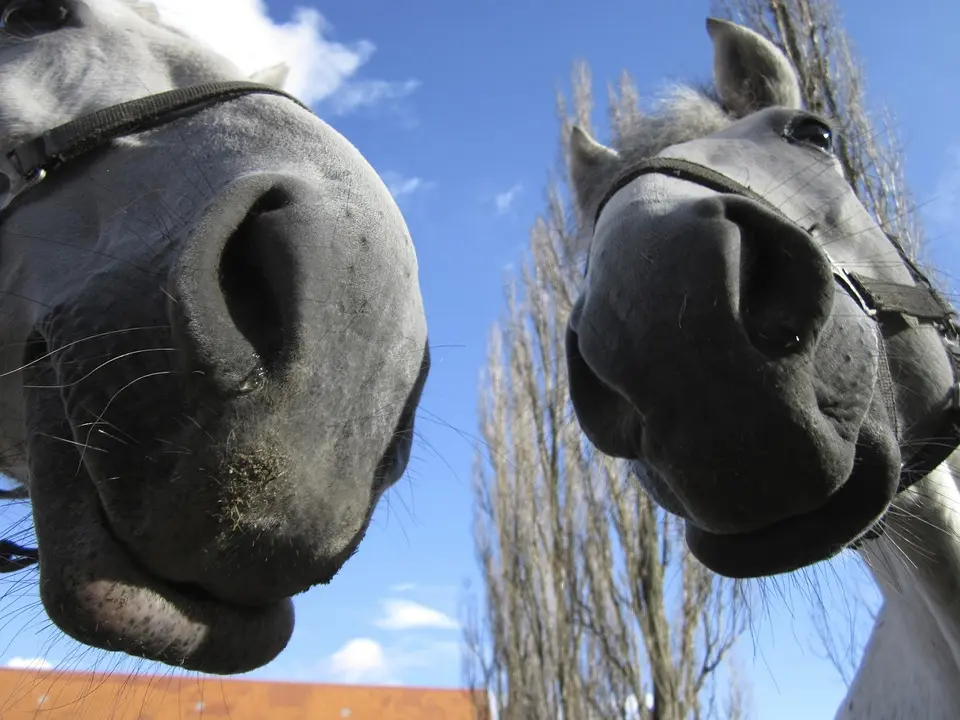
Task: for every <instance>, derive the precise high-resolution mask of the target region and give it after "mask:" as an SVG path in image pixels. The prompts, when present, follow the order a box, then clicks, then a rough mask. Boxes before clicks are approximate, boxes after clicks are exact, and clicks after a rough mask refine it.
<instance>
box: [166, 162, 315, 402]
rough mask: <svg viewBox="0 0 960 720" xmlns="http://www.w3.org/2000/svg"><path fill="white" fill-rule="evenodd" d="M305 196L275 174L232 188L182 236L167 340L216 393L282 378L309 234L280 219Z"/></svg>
mask: <svg viewBox="0 0 960 720" xmlns="http://www.w3.org/2000/svg"><path fill="white" fill-rule="evenodd" d="M304 190H305V189H304V188H302V187H300V183H299V181H297V180H295V179H287V178H283V177H277V176H255V177H252V178H246V179H243V180H240V181H237V182H236V183H235V184H234V185H233V186H231V187H229V188H228V189H227V190H226V191H225V192H224V193H222V194H221V195H220V196H219V197H218V198H217V199H216V200H215V201H214V202H213V203H212V204H211V205H210V206H209V207H208V208H207V210H206V211H205V213H204V214H203V215H202V216H201V217H200V219H199V220H198V221H197V223H195V224H194V225H193V226H192V227H191V228H190V229H189V231H188V233H187V236H186V237H185V239H184V242H183V245H182V247H181V251H180V254H179V257H178V259H177V262H176V263H175V264H174V266H173V268H172V270H171V272H170V275H169V278H168V293H167V294H168V298H169V300H168V310H169V316H170V321H171V328H172V333H173V337H174V342H175V344H176V345H177V346H178V347H179V348H180V349H181V350H183V351H184V353H185V355H186V357H187V365H188V367H189V370H191V371H199V372H201V373H203V374H204V375H205V376H206V377H207V378H208V379H209V380H211V381H212V382H213V383H214V384H215V385H217V386H218V387H219V389H220V390H221V391H224V392H227V393H231V392H236V391H237V390H238V389H240V390H242V388H244V387H245V386H246V385H247V384H248V383H250V382H251V381H252V380H256V379H257V378H262V377H263V373H268V374H269V373H270V372H271V371H272V372H280V371H282V369H283V367H284V365H286V364H288V363H289V361H290V357H291V354H292V353H293V352H294V346H295V344H296V341H297V337H298V325H299V324H300V305H301V304H302V292H301V287H300V286H301V284H302V283H301V281H300V277H301V276H302V266H303V265H304V264H305V263H307V262H309V258H305V257H304V256H305V254H306V253H308V252H309V248H310V246H311V243H310V236H311V235H312V234H313V231H314V230H315V228H314V227H312V225H313V224H314V223H311V222H304V221H303V220H302V218H300V217H296V216H294V217H290V216H288V212H289V210H290V209H296V208H297V207H298V205H300V204H302V203H303V202H305V201H309V197H307V198H306V200H305V199H304Z"/></svg>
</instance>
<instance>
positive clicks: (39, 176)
mask: <svg viewBox="0 0 960 720" xmlns="http://www.w3.org/2000/svg"><path fill="white" fill-rule="evenodd" d="M0 176H2V178H3V179H5V180H6V187H0V212H3V211H4V210H5V209H6V208H7V206H8V205H9V204H10V203H12V202H13V201H14V200H16V199H17V197H18V196H19V195H21V194H22V193H25V192H26V191H27V190H29V189H30V188H32V187H34V186H36V185H38V184H40V183H41V182H43V180H44V179H45V178H46V177H47V171H46V170H44V169H43V168H42V167H38V168H34V169H32V170H30V171H28V172H27V173H24V172H23V171H22V170H21V169H20V168H18V167H17V166H16V162H15V160H14V158H13V157H12V156H11V154H8V155H4V156H0Z"/></svg>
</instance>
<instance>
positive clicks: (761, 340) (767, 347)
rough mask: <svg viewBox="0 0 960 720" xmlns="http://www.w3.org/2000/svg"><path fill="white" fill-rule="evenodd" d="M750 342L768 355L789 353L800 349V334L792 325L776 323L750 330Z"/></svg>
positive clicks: (776, 355) (775, 355)
mask: <svg viewBox="0 0 960 720" xmlns="http://www.w3.org/2000/svg"><path fill="white" fill-rule="evenodd" d="M748 334H749V335H750V342H751V343H753V345H754V347H756V348H757V350H759V351H760V352H762V353H763V354H764V355H766V356H768V357H778V356H782V355H789V354H790V353H794V352H796V351H797V350H798V349H800V345H801V342H800V335H798V334H797V331H796V330H795V329H794V328H793V327H792V326H790V325H786V324H783V325H774V326H772V327H766V328H761V329H757V330H754V331H753V332H750V331H749V328H748Z"/></svg>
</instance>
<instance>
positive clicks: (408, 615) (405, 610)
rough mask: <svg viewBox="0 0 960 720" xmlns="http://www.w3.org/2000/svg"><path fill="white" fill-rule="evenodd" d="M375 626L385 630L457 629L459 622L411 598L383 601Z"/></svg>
mask: <svg viewBox="0 0 960 720" xmlns="http://www.w3.org/2000/svg"><path fill="white" fill-rule="evenodd" d="M375 624H376V625H377V627H380V628H383V629H385V630H414V629H432V630H457V629H458V628H459V627H460V624H459V623H458V622H457V621H456V620H454V619H453V618H452V617H450V616H449V615H447V614H445V613H442V612H440V611H439V610H435V609H434V608H431V607H427V606H426V605H421V604H420V603H417V602H413V601H412V600H403V599H391V600H384V601H383V615H382V616H381V617H380V618H379V619H377V621H376V623H375Z"/></svg>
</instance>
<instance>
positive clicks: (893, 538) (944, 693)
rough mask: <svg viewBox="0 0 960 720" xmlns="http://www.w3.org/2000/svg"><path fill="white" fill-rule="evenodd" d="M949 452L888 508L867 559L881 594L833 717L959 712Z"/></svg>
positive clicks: (953, 466)
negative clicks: (856, 666)
mask: <svg viewBox="0 0 960 720" xmlns="http://www.w3.org/2000/svg"><path fill="white" fill-rule="evenodd" d="M958 460H960V455H958V453H954V455H953V457H951V459H950V460H948V461H947V462H946V463H944V464H943V465H941V466H940V467H938V468H937V469H936V470H934V471H933V472H932V473H930V475H928V476H927V477H926V478H925V479H924V480H922V481H921V482H919V483H917V484H916V485H915V486H913V488H911V489H909V490H907V491H905V492H903V493H902V494H901V495H900V497H898V498H897V501H896V503H895V504H894V506H893V507H892V508H891V511H890V512H889V513H888V515H887V521H886V524H887V531H886V533H885V535H884V536H883V537H882V538H881V539H879V540H876V541H872V542H871V541H868V542H867V543H866V544H865V545H864V547H863V548H862V550H861V551H860V552H861V556H862V557H863V558H864V560H866V562H867V564H868V566H869V567H870V570H871V572H872V574H873V576H874V579H875V580H876V582H877V585H878V586H879V588H880V591H881V593H882V595H883V607H882V608H881V610H880V612H879V613H878V614H877V618H876V621H875V623H874V626H873V631H872V633H871V635H870V640H869V641H868V643H867V647H866V649H865V650H864V654H863V658H862V659H861V662H860V667H859V669H858V670H857V674H856V676H855V678H854V680H853V683H852V684H851V686H850V688H849V690H848V693H847V697H846V699H845V700H844V702H843V705H842V706H841V707H840V709H839V711H838V713H837V720H864V719H865V718H871V719H873V718H878V719H882V718H925V719H929V720H934V719H938V718H944V720H946V718H955V717H957V712H958V711H957V708H958V707H960V592H958V590H960V487H958V479H960V472H958V467H960V464H958V462H957V461H958Z"/></svg>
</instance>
